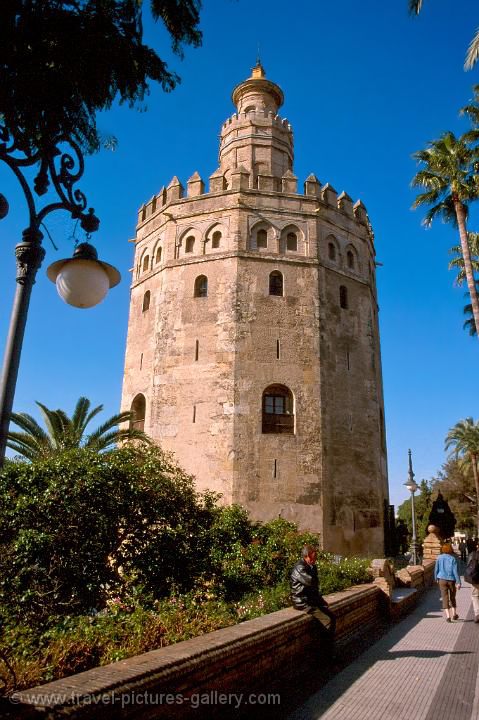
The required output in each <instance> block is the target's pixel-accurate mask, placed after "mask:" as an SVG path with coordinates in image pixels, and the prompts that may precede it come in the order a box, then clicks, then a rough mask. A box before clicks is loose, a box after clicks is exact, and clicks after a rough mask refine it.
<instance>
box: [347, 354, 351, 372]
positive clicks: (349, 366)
mask: <svg viewBox="0 0 479 720" xmlns="http://www.w3.org/2000/svg"><path fill="white" fill-rule="evenodd" d="M346 365H347V367H348V370H351V358H350V356H349V350H346Z"/></svg>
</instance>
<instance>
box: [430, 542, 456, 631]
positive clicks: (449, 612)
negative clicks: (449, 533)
mask: <svg viewBox="0 0 479 720" xmlns="http://www.w3.org/2000/svg"><path fill="white" fill-rule="evenodd" d="M434 579H435V580H437V582H438V584H439V590H440V591H441V601H442V609H443V610H444V617H445V618H446V622H449V623H450V622H452V621H453V620H458V619H459V615H458V614H457V611H456V590H459V589H460V587H461V579H460V577H459V571H458V569H457V560H456V558H455V556H454V553H453V552H452V545H451V544H450V543H444V545H443V546H442V547H441V554H440V555H438V557H437V560H436V564H435V566H434Z"/></svg>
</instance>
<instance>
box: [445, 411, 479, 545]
mask: <svg viewBox="0 0 479 720" xmlns="http://www.w3.org/2000/svg"><path fill="white" fill-rule="evenodd" d="M445 448H446V450H449V449H450V448H454V450H453V455H455V456H456V458H458V459H460V460H461V464H462V465H463V466H466V467H468V466H469V465H470V467H471V469H472V475H473V477H474V484H475V487H476V508H477V509H476V513H477V532H478V535H479V470H478V461H479V421H478V422H474V420H473V419H472V417H468V418H466V419H465V420H460V421H459V422H458V423H456V424H455V425H454V427H453V428H451V429H450V430H449V432H448V434H447V436H446V443H445Z"/></svg>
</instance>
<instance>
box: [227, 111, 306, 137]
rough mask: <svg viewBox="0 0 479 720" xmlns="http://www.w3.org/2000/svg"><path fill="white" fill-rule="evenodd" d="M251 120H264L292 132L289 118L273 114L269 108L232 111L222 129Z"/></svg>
mask: <svg viewBox="0 0 479 720" xmlns="http://www.w3.org/2000/svg"><path fill="white" fill-rule="evenodd" d="M251 121H255V122H259V123H261V122H262V121H266V122H267V123H268V124H270V125H274V126H275V127H278V128H282V129H283V130H287V131H288V132H291V133H292V132H293V128H292V127H291V124H290V122H289V120H287V119H286V118H282V117H280V116H279V115H275V114H274V113H273V112H272V111H271V110H269V111H267V110H264V111H259V110H249V111H248V112H242V113H233V115H231V117H229V118H228V120H226V121H225V122H224V123H223V125H222V129H223V130H227V129H228V128H230V126H231V125H235V124H237V123H243V122H251Z"/></svg>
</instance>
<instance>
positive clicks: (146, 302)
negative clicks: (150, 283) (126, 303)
mask: <svg viewBox="0 0 479 720" xmlns="http://www.w3.org/2000/svg"><path fill="white" fill-rule="evenodd" d="M150 299H151V293H150V291H149V290H147V291H146V293H145V294H144V295H143V312H146V310H149V309H150Z"/></svg>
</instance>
